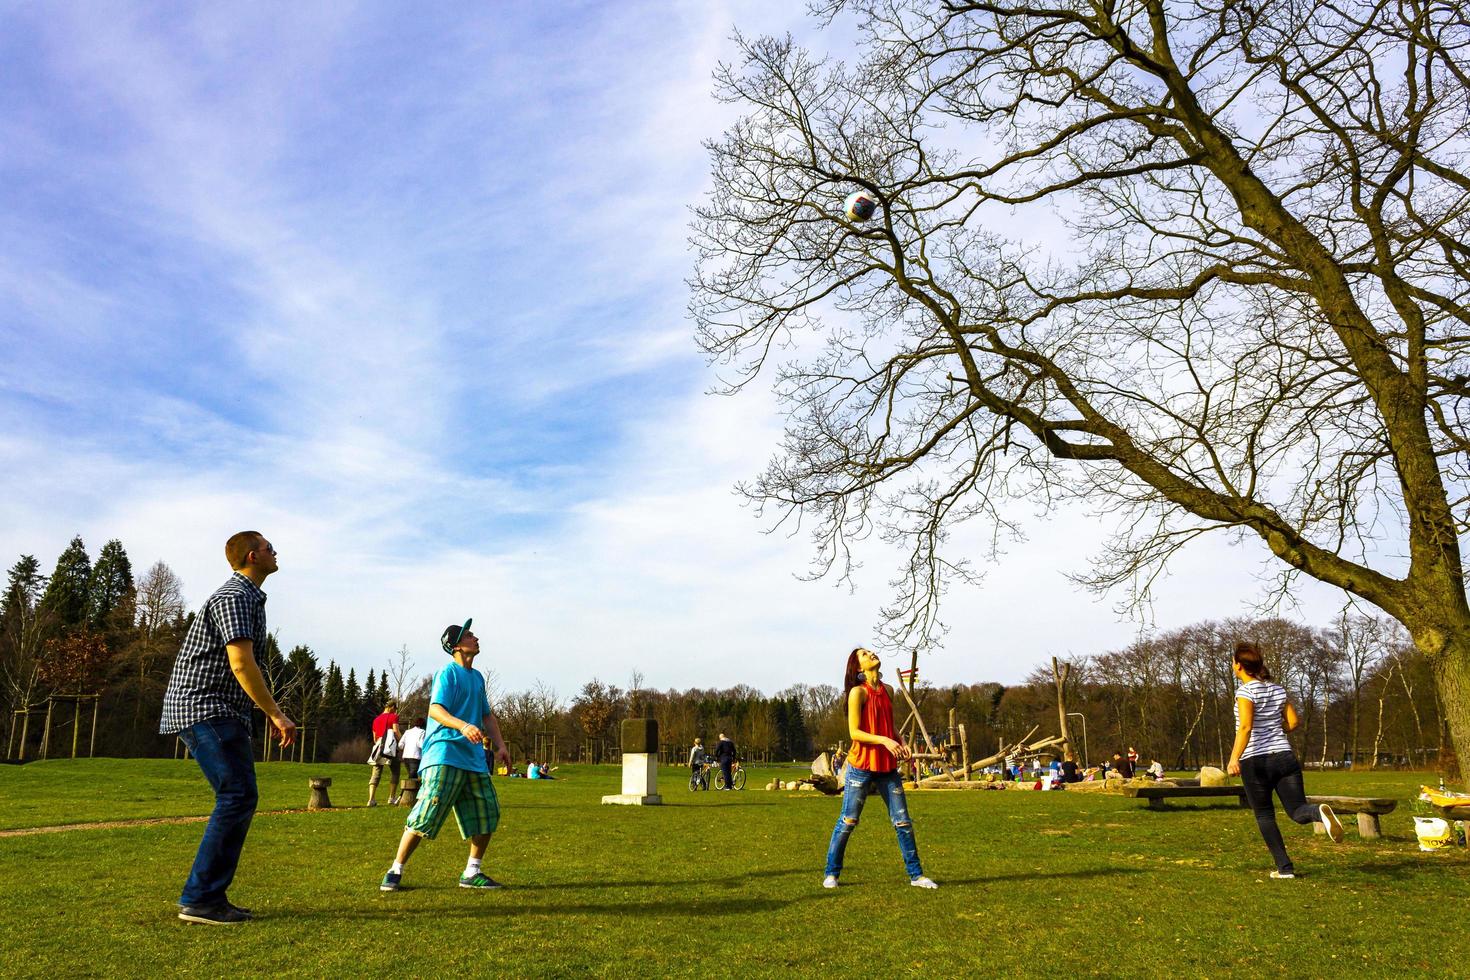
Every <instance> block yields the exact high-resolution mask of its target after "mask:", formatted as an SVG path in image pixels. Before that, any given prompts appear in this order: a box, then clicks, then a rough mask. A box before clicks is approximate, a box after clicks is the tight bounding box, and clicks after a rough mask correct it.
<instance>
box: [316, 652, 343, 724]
mask: <svg viewBox="0 0 1470 980" xmlns="http://www.w3.org/2000/svg"><path fill="white" fill-rule="evenodd" d="M346 714H347V686H346V683H345V682H344V681H343V680H342V668H341V667H338V666H337V661H335V660H331V661H328V662H327V676H326V679H325V680H324V681H323V682H322V724H324V725H330V724H332V723H333V722H336V721H339V720H341V719H342V717H343V716H344V715H346Z"/></svg>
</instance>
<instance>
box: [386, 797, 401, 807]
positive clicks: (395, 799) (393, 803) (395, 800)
mask: <svg viewBox="0 0 1470 980" xmlns="http://www.w3.org/2000/svg"><path fill="white" fill-rule="evenodd" d="M398 799H399V798H398V797H396V796H390V797H388V805H389V806H397V805H398Z"/></svg>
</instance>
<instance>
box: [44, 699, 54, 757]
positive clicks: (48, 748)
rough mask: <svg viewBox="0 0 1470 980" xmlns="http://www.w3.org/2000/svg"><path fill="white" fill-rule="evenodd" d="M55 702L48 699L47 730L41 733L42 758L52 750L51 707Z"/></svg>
mask: <svg viewBox="0 0 1470 980" xmlns="http://www.w3.org/2000/svg"><path fill="white" fill-rule="evenodd" d="M55 703H56V702H55V701H54V700H52V699H51V698H47V699H46V730H45V732H44V733H42V735H41V758H42V760H45V758H46V756H47V754H48V753H49V752H50V751H51V708H52V706H53V705H55Z"/></svg>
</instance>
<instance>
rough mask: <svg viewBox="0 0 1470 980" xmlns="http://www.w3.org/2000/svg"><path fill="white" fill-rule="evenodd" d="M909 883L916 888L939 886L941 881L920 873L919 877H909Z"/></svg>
mask: <svg viewBox="0 0 1470 980" xmlns="http://www.w3.org/2000/svg"><path fill="white" fill-rule="evenodd" d="M909 884H910V885H913V886H914V887H915V888H938V887H939V882H937V881H934V880H932V879H931V878H929V876H928V875H919V877H917V878H911V879H909Z"/></svg>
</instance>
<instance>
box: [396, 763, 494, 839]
mask: <svg viewBox="0 0 1470 980" xmlns="http://www.w3.org/2000/svg"><path fill="white" fill-rule="evenodd" d="M419 779H420V780H422V782H421V783H420V785H419V795H418V799H417V800H416V801H415V802H414V805H413V809H412V810H410V811H408V824H407V826H408V829H409V830H411V831H413V832H414V833H416V834H418V835H419V836H421V837H427V838H428V839H429V840H433V839H434V838H435V837H437V836H439V828H440V827H443V826H444V821H445V820H446V819H448V817H449V811H450V810H453V811H454V822H455V823H457V824H459V836H461V837H463V838H464V839H466V840H468V839H469V838H471V837H474V836H476V835H477V834H493V833H495V828H496V827H498V826H500V801H499V800H497V799H496V798H495V787H494V786H492V785H491V783H490V774H489V773H488V772H472V771H470V770H469V769H460V768H458V767H456V766H443V765H441V766H430V767H429V768H427V769H420V770H419Z"/></svg>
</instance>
